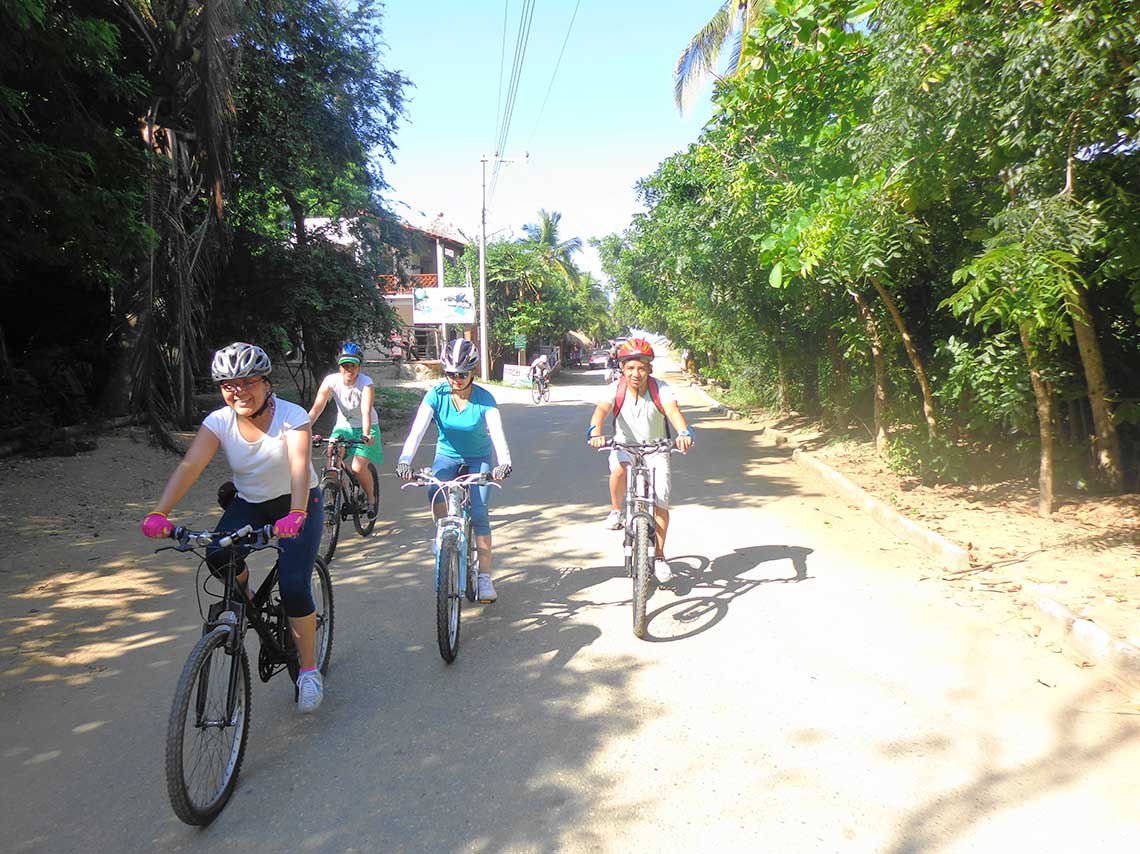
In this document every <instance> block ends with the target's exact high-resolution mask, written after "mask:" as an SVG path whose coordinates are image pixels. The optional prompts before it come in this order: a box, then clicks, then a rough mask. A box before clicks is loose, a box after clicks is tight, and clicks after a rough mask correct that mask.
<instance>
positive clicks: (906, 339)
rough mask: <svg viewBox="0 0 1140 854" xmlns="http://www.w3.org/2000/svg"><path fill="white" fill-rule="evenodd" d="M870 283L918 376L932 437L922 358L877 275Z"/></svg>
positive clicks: (933, 423)
mask: <svg viewBox="0 0 1140 854" xmlns="http://www.w3.org/2000/svg"><path fill="white" fill-rule="evenodd" d="M871 284H872V285H874V286H875V290H876V291H877V292H878V294H879V299H881V300H882V301H883V304H884V305H885V306H886V307H887V311H889V312H890V314H891V319H892V320H893V321H894V322H895V328H896V329H898V331H899V335H900V336H902V342H903V347H905V348H906V354H907V357H908V358H909V359H910V364H911V367H913V368H914V375H915V376H916V377H918V386H919V388H920V389H921V390H922V414H923V416H925V418H926V432H927V433H929V434H930V438H931V439H933V438H935V437H936V436H937V435H938V423H937V421H936V420H935V417H934V395H933V394H931V392H930V383H929V382H928V381H927V379H926V369H925V368H924V367H923V366H922V358H921V357H920V356H919V355H918V350H916V349H915V347H914V342H913V341H911V338H910V333H909V332H908V331H907V328H906V321H905V320H903V316H902V315H901V314H900V313H899V310H898V307H897V306H896V305H895V301H894V300H893V299H891V295H890V294H889V293H887V289H886V288H884V287H883V283H882V282H881V281H879V278H878V277H877V276H872V277H871Z"/></svg>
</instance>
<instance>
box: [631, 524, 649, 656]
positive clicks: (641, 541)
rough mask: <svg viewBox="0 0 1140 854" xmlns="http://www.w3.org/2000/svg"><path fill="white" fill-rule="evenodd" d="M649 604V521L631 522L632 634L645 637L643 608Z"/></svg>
mask: <svg viewBox="0 0 1140 854" xmlns="http://www.w3.org/2000/svg"><path fill="white" fill-rule="evenodd" d="M648 602H649V520H648V519H646V518H645V517H644V516H639V517H638V518H637V519H635V520H634V522H633V634H634V635H635V636H636V637H639V638H643V637H645V607H646V604H647V603H648Z"/></svg>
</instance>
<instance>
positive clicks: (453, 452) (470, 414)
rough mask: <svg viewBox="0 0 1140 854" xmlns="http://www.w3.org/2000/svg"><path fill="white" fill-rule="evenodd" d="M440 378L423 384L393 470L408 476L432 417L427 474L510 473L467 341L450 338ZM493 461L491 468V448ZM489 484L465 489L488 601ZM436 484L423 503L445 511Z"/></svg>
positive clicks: (491, 588) (491, 589)
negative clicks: (435, 434)
mask: <svg viewBox="0 0 1140 854" xmlns="http://www.w3.org/2000/svg"><path fill="white" fill-rule="evenodd" d="M441 361H442V362H443V375H444V377H445V380H444V382H442V383H440V384H439V385H437V386H436V387H435V388H432V389H429V390H428V392H427V394H425V395H424V399H423V401H422V402H421V403H420V408H419V411H418V412H417V413H416V419H415V421H413V422H412V428H411V430H409V431H408V438H407V440H406V441H405V442H404V447H403V450H401V451H400V460H399V462H398V463H397V464H396V474H397V475H398V476H399V477H401V478H403V479H404V480H411V478H412V458H413V457H415V455H416V451H417V450H419V447H420V442H422V441H423V438H424V434H425V433H426V432H427V428H428V425H429V424H431V423H432V422H433V421H434V422H435V426H436V428H437V429H438V431H439V440H438V442H437V443H436V453H435V460H434V462H432V465H431V470H432V473H433V474H434V475H435V476H436V477H437V478H439V479H440V480H451V479H452V478H454V477H455V476H456V474H457V473H458V471H459V467H460V466H463V465H466V466H467V467H468V469H470V470H471V471H473V472H485V471H489V472H491V477H492V478H494V479H495V480H504V479H505V478H507V477H509V476H510V473H511V452H510V449H509V448H508V447H507V438H506V436H505V435H504V434H503V420H502V418H501V416H500V415H499V407H498V404H497V403H496V402H495V398H494V397H492V395H491V392H489V391H487V389H485V388H483V387H482V386H477V385H475V378H474V370H475V365H476V364H478V362H479V351H478V350H476V349H475V345H474V344H472V343H471V342H470V341H465V340H462V339H459V340H455V341H451V342H449V343H448V345H447V350H446V351H445V352H444V354H443V358H442V359H441ZM492 449H494V451H495V457H496V458H497V459H498V461H499V464H498V465H497V466H495V467H494V468H492V467H491V450H492ZM489 492H490V488H489V487H487V486H478V487H475V488H474V489H472V490H471V523H472V527H473V528H474V529H475V545H476V547H477V548H478V550H479V591H478V598H479V601H480V602H484V603H490V602H494V601H495V600H496V599H497V598H498V595H497V594H496V593H495V585H494V584H492V583H491V522H490V519H489V518H488V516H487V496H488V493H489ZM437 494H438V490H437V489H432V490H430V491H429V492H428V503H429V504H431V505H432V510H433V512H434V513H435V515H436V516H437V517H438V516H442V515H443V513H445V512H446V508H445V507H444V506H443V502H442V501H440V502H436V501H435V498H436V495H437Z"/></svg>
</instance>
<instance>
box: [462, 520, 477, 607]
mask: <svg viewBox="0 0 1140 854" xmlns="http://www.w3.org/2000/svg"><path fill="white" fill-rule="evenodd" d="M463 530H464V533H465V534H466V536H467V567H466V570H467V589H466V590H465V591H464V593H465V595H466V596H467V601H468V602H474V601H475V599H476V598H477V597H478V596H479V547H478V546H476V545H475V532H474V531H473V530H472V528H471V517H470V516H468V517H467V522H466V524H465V525H464V528H463Z"/></svg>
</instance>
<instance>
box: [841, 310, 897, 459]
mask: <svg viewBox="0 0 1140 854" xmlns="http://www.w3.org/2000/svg"><path fill="white" fill-rule="evenodd" d="M850 294H851V298H852V299H854V300H855V305H857V306H858V307H859V316H860V317H862V318H863V325H864V326H866V328H867V337H868V338H869V339H870V341H871V362H872V363H873V364H874V366H875V450H877V451H878V452H879V455H880V456H882V455H884V454H886V452H887V441H888V436H887V426H886V421H885V416H886V412H887V363H886V360H885V358H884V357H883V342H882V339H881V338H879V327H878V326H877V325H876V324H875V316H874V315H873V314H872V313H871V309H870V308H869V307H868V306H867V301H866V300H864V299H863V297H861V296H860V295H859V294H857V293H855V291H850Z"/></svg>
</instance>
